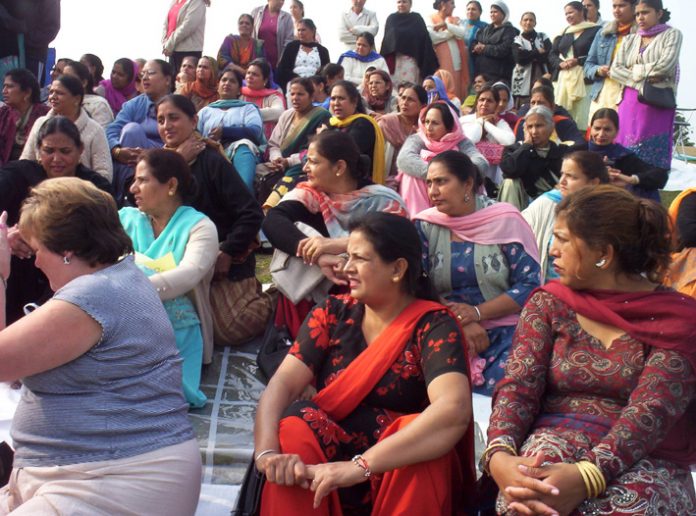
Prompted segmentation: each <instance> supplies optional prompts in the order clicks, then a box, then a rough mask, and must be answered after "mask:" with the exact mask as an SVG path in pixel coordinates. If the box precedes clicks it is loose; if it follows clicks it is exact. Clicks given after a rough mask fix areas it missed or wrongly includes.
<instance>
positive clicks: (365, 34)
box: [355, 32, 375, 50]
mask: <svg viewBox="0 0 696 516" xmlns="http://www.w3.org/2000/svg"><path fill="white" fill-rule="evenodd" d="M360 38H363V39H364V40H365V41H367V44H368V45H370V48H371V49H372V50H374V49H375V37H374V36H373V35H372V34H371V33H369V32H361V33H360V34H358V35H357V36H356V37H355V41H358V40H359V39H360Z"/></svg>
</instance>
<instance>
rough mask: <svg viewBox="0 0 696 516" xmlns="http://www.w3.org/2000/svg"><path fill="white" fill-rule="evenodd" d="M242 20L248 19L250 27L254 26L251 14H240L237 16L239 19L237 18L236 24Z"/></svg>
mask: <svg viewBox="0 0 696 516" xmlns="http://www.w3.org/2000/svg"><path fill="white" fill-rule="evenodd" d="M242 18H249V20H251V26H252V27H253V26H254V17H253V16H252V15H251V14H249V13H244V14H241V15H240V16H239V18H237V23H239V22H240V21H242Z"/></svg>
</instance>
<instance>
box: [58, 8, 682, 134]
mask: <svg viewBox="0 0 696 516" xmlns="http://www.w3.org/2000/svg"><path fill="white" fill-rule="evenodd" d="M170 3H171V0H118V1H110V2H106V1H104V0H101V1H95V0H62V1H61V7H62V13H61V16H62V20H61V31H60V33H59V34H58V37H57V38H56V40H55V41H54V42H53V44H52V46H55V47H56V49H57V53H58V56H59V57H70V58H72V59H79V57H80V55H82V54H84V53H86V52H89V53H92V54H96V55H98V56H99V57H101V59H102V61H103V62H104V66H105V67H106V70H107V74H108V71H110V70H111V65H112V64H113V62H114V61H115V60H116V59H118V58H120V57H130V58H136V57H143V58H146V59H147V58H158V57H162V45H161V38H162V27H163V24H164V19H165V17H166V14H167V11H168V9H169V5H170ZM481 3H482V4H483V8H484V11H483V13H484V14H483V17H482V18H483V20H484V21H486V20H488V11H489V9H490V2H487V1H485V0H483V1H482V2H481ZM566 3H567V2H566V1H565V0H562V1H557V0H507V4H508V6H509V7H510V11H511V16H510V21H511V22H512V24H513V25H515V26H517V27H518V28H519V20H520V18H521V15H522V13H523V12H524V11H534V12H535V13H536V15H537V19H538V25H537V30H538V31H541V32H545V33H546V34H547V35H549V37H550V38H551V39H553V37H554V36H555V35H556V34H558V33H559V32H560V31H561V30H563V28H564V27H565V18H564V16H563V6H564V5H565V4H566ZM260 4H265V2H264V0H212V5H211V7H209V8H208V12H207V20H206V30H205V45H204V49H203V50H204V54H209V55H212V56H217V51H218V49H219V47H220V44H221V43H222V40H223V39H224V37H225V36H226V35H227V34H229V33H236V32H237V18H238V17H239V15H240V14H242V13H248V12H250V11H251V9H252V8H254V7H255V6H257V5H260ZM289 4H290V0H286V2H285V7H284V8H285V9H287V7H288V6H289ZM304 4H305V15H306V17H308V18H312V19H313V20H314V22H315V23H316V25H317V27H318V28H319V31H318V32H319V34H320V36H321V39H322V43H323V44H324V46H326V47H327V48H328V49H329V52H330V54H331V57H332V60H334V61H335V60H337V58H338V56H339V55H340V53H341V52H343V48H342V45H341V44H340V43H339V41H338V31H337V26H338V22H339V20H340V12H341V11H344V10H347V9H349V8H350V5H351V3H350V1H348V0H304ZM465 4H466V0H457V4H456V5H457V8H456V9H455V12H454V14H455V15H456V16H457V15H458V16H461V17H464V9H465ZM665 5H666V7H668V8H669V9H670V11H671V12H672V21H671V24H673V25H674V26H675V27H677V28H679V29H681V30H682V32H683V34H684V43H683V46H682V51H681V84H680V86H679V90H678V99H677V100H678V104H679V106H680V107H684V108H696V74H694V73H693V71H694V70H693V65H691V64H689V60H688V59H687V58H686V56H689V55H692V54H694V55H696V30H695V31H694V32H691V30H690V27H689V26H688V25H687V20H691V21H692V22H693V20H695V19H696V16H695V15H696V2H694V1H693V0H665ZM365 7H366V8H367V9H370V10H373V11H377V16H378V19H379V21H380V24H381V26H380V32H379V34H378V36H377V46H378V48H379V45H380V42H381V38H382V35H383V27H384V21H385V20H386V18H387V16H388V15H389V14H390V13H392V12H394V11H395V10H396V1H395V0H368V1H367V4H366V6H365ZM413 10H414V11H416V12H419V13H420V14H422V15H423V16H424V17H425V16H428V15H429V14H430V13H431V12H433V9H432V0H413ZM600 12H601V14H602V18H603V19H604V20H610V19H611V18H612V16H611V0H601V9H600ZM694 121H696V115H695V116H694Z"/></svg>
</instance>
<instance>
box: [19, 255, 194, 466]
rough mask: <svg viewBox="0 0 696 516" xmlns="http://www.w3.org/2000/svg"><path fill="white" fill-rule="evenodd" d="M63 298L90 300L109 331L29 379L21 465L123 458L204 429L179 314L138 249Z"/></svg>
mask: <svg viewBox="0 0 696 516" xmlns="http://www.w3.org/2000/svg"><path fill="white" fill-rule="evenodd" d="M53 299H57V300H62V301H67V302H69V303H72V304H73V305H75V306H77V307H78V308H80V309H82V310H83V311H84V312H85V313H87V314H88V315H90V316H91V317H92V318H94V320H95V321H97V322H98V323H99V324H100V325H101V327H102V330H103V334H102V338H101V340H100V341H99V342H98V343H97V344H96V345H95V346H93V347H92V348H91V349H90V350H89V351H87V352H86V353H85V354H83V355H81V356H80V357H78V358H76V359H75V360H73V361H71V362H68V363H67V364H64V365H62V366H59V367H56V368H54V369H51V370H49V371H45V372H43V373H40V374H36V375H33V376H29V377H26V378H23V379H22V381H23V383H24V387H23V389H22V397H21V400H20V402H19V406H18V407H17V411H16V413H15V417H14V420H13V423H12V430H11V435H12V439H13V441H14V445H15V448H16V452H15V459H14V467H15V468H22V467H28V466H37V467H45V466H64V465H69V464H79V463H83V462H95V461H104V460H114V459H122V458H126V457H132V456H135V455H140V454H143V453H147V452H150V451H154V450H157V449H160V448H164V447H166V446H171V445H174V444H179V443H182V442H184V441H187V440H189V439H192V438H193V437H194V433H193V429H192V427H191V424H190V422H189V421H188V417H187V410H188V404H187V403H186V402H185V400H184V396H183V394H182V390H181V359H180V358H179V355H178V351H177V348H176V344H175V341H174V333H173V330H172V326H171V323H170V322H169V317H167V313H166V312H165V311H164V307H163V306H162V302H161V301H160V299H159V297H158V296H157V293H156V292H155V289H154V288H153V287H152V285H151V284H150V281H149V280H148V279H147V277H146V276H145V275H144V274H143V273H142V272H140V270H139V269H138V268H137V267H136V265H135V264H134V262H133V258H132V257H127V258H125V259H124V260H122V261H120V262H118V263H116V264H115V265H112V266H110V267H107V268H105V269H103V270H101V271H98V272H96V273H93V274H88V275H84V276H80V277H78V278H76V279H74V280H73V281H71V282H70V283H68V284H67V285H65V286H64V287H63V288H61V289H60V290H58V292H56V293H55V295H54V296H53Z"/></svg>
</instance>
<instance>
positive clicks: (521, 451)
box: [482, 185, 696, 516]
mask: <svg viewBox="0 0 696 516" xmlns="http://www.w3.org/2000/svg"><path fill="white" fill-rule="evenodd" d="M551 255H552V256H553V258H554V268H555V269H556V271H557V273H558V274H559V276H560V279H559V281H552V282H549V283H547V284H546V285H544V286H543V287H542V288H541V289H540V290H538V291H537V292H536V293H534V294H533V295H532V297H531V298H530V300H529V301H528V302H527V304H526V305H525V308H524V310H523V312H522V315H521V317H520V322H519V325H518V326H517V330H516V333H515V337H514V339H513V346H512V351H511V352H510V356H509V358H508V363H507V366H506V368H505V378H503V380H502V381H501V382H500V383H499V384H498V387H497V389H496V392H495V394H494V396H493V414H492V416H491V419H490V425H489V426H488V448H487V449H486V451H485V452H484V454H483V458H482V465H483V466H484V470H485V471H486V472H490V475H491V476H492V478H493V480H495V482H496V484H497V485H498V487H499V488H500V495H499V497H498V505H497V510H498V511H499V513H507V514H509V513H510V511H513V513H514V514H554V513H555V514H570V513H572V514H574V515H575V514H579V515H590V514H612V515H620V516H623V515H635V514H648V513H650V512H654V511H655V510H657V511H659V512H661V513H663V514H695V513H696V493H694V485H693V481H692V478H691V472H690V470H689V466H690V465H693V464H696V441H695V440H694V434H695V433H696V373H695V371H696V351H695V349H694V346H693V342H694V339H695V338H696V326H695V325H694V313H696V301H694V300H693V299H692V298H690V297H688V296H686V295H684V294H680V293H677V292H674V291H671V290H668V289H665V288H664V287H662V286H660V281H661V279H662V276H663V274H664V272H665V271H666V269H667V268H668V267H669V264H670V224H669V221H668V218H667V213H666V212H665V209H664V208H662V207H661V206H660V205H659V204H657V203H655V202H653V201H648V200H645V199H639V198H637V197H635V196H633V195H631V194H630V193H628V192H626V191H624V190H622V189H620V188H617V187H615V186H610V185H600V186H596V187H593V188H583V189H581V190H580V191H578V192H575V193H574V194H571V195H569V196H568V197H566V198H565V199H563V201H561V203H560V204H559V206H558V211H557V217H556V225H555V227H554V241H553V244H552V245H551ZM517 455H519V456H517ZM540 481H541V482H540Z"/></svg>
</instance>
